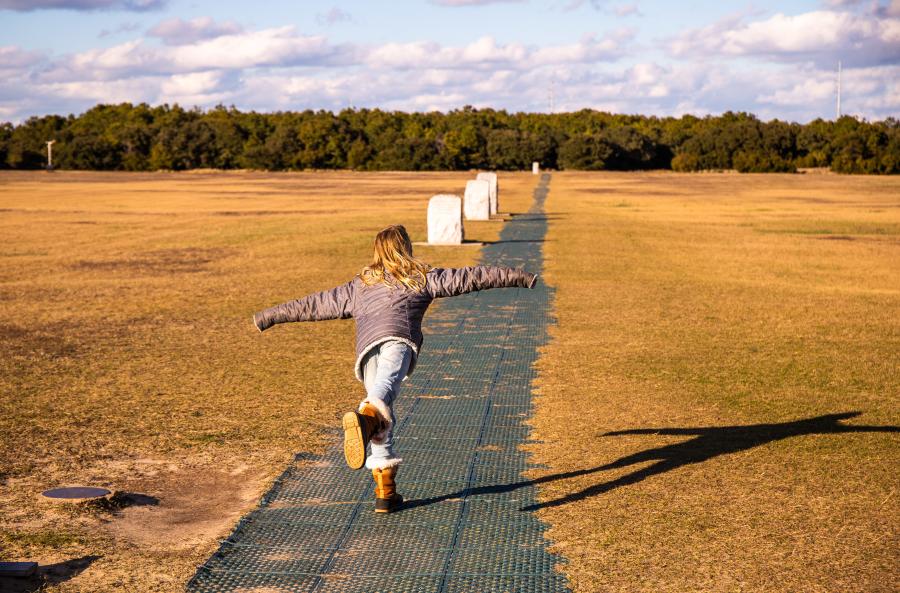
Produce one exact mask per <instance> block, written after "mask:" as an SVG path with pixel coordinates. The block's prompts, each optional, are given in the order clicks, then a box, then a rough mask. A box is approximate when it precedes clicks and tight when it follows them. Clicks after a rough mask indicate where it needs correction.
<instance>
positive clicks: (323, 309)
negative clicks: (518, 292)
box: [253, 266, 537, 381]
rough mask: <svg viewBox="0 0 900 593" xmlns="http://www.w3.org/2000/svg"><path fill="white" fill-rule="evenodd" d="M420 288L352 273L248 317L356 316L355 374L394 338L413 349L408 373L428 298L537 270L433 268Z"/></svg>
mask: <svg viewBox="0 0 900 593" xmlns="http://www.w3.org/2000/svg"><path fill="white" fill-rule="evenodd" d="M425 278H426V283H425V290H423V291H422V292H415V291H412V290H408V289H406V288H405V287H403V286H400V287H399V288H398V287H392V286H388V285H386V284H384V283H378V284H374V285H372V286H367V285H366V284H365V283H363V281H362V280H361V279H360V277H359V276H356V277H354V278H353V280H351V281H350V282H347V283H346V284H342V285H340V286H337V287H335V288H332V289H331V290H325V291H322V292H317V293H315V294H311V295H309V296H305V297H303V298H301V299H297V300H294V301H289V302H287V303H284V304H281V305H277V306H275V307H270V308H268V309H265V310H264V311H260V312H259V313H256V314H255V315H254V316H253V322H254V323H255V324H256V327H257V328H258V329H259V331H264V330H266V329H268V328H270V327H272V326H273V325H275V324H276V323H288V322H291V321H320V320H323V319H346V318H348V317H353V318H354V319H356V366H355V371H356V378H357V379H359V380H360V381H362V361H363V358H364V357H365V355H366V353H367V352H369V350H371V349H372V348H374V347H375V346H377V345H378V344H380V343H382V342H385V341H387V340H389V339H396V340H400V341H403V342H406V343H407V344H409V345H410V346H411V347H412V349H413V357H412V362H411V363H410V368H409V372H408V374H412V372H413V368H415V366H416V357H417V356H418V354H419V349H420V348H421V347H422V341H423V339H424V337H423V336H422V318H423V317H424V316H425V310H426V309H428V305H430V304H431V301H433V300H434V299H438V298H442V297H451V296H456V295H460V294H465V293H467V292H472V291H475V290H484V289H486V288H504V287H516V286H518V287H522V288H526V287H527V288H533V287H534V284H535V282H536V281H537V275H535V274H531V273H529V272H525V271H524V270H518V269H513V268H499V267H494V266H473V267H468V268H434V269H432V270H430V271H429V272H428V274H426V277H425Z"/></svg>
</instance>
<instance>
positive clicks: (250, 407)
mask: <svg viewBox="0 0 900 593" xmlns="http://www.w3.org/2000/svg"><path fill="white" fill-rule="evenodd" d="M472 176H473V175H472V174H468V173H446V174H401V173H396V174H389V173H388V174H361V173H308V174H253V173H232V174H228V173H186V174H101V173H64V172H57V173H53V174H52V175H51V174H47V173H44V172H35V173H3V174H0V237H2V238H3V241H2V244H0V435H2V439H0V560H34V561H39V562H41V564H42V565H50V566H52V567H53V568H52V569H51V574H50V575H49V577H50V578H49V580H50V581H51V582H54V581H55V582H56V584H55V585H54V586H51V587H50V588H49V589H48V590H49V591H80V592H85V593H87V592H90V593H98V592H103V591H131V592H135V593H146V592H151V591H161V592H162V591H166V592H169V591H180V590H181V589H182V587H183V584H184V583H185V582H186V581H187V579H188V578H189V577H190V575H191V574H192V573H193V570H194V568H195V566H196V565H197V564H199V563H201V562H202V561H204V560H205V559H206V558H207V557H208V556H209V554H210V553H211V551H212V550H213V549H215V547H216V545H217V540H218V539H220V538H223V537H224V536H226V535H227V534H228V533H229V532H230V530H231V529H232V527H233V526H234V523H235V522H236V521H237V519H238V517H239V516H240V515H241V514H243V513H244V512H246V511H247V510H249V509H250V508H252V506H253V505H255V504H256V502H257V500H258V498H259V496H260V495H261V494H262V492H264V491H265V490H266V489H267V486H268V484H269V483H270V482H271V479H273V478H274V477H275V476H276V475H277V474H279V473H280V472H281V471H282V470H283V468H284V467H285V465H286V464H287V462H288V460H289V459H290V458H291V456H292V455H293V454H294V453H297V452H300V451H305V452H321V450H322V448H323V447H324V446H325V444H326V440H325V436H324V435H325V433H326V429H328V428H334V427H336V426H337V422H338V420H339V418H340V414H341V413H342V412H344V411H346V409H347V408H348V407H351V406H355V404H356V403H357V402H358V401H359V399H360V398H361V396H362V394H363V391H362V387H361V385H360V384H359V383H357V381H356V380H355V379H354V377H353V363H354V360H355V355H354V352H353V324H352V322H350V321H343V322H341V321H332V322H323V323H318V324H295V325H292V326H289V327H288V326H285V327H283V328H280V329H276V330H274V331H270V332H266V333H265V334H262V335H260V334H259V333H258V332H257V331H256V330H255V329H254V328H253V325H252V323H251V321H250V315H251V314H252V313H253V312H254V311H256V310H259V309H260V308H263V307H265V306H269V305H272V304H276V303H279V302H283V301H285V300H289V299H291V298H296V297H299V296H303V295H304V294H307V293H309V292H313V291H316V290H321V289H325V288H330V287H331V286H334V285H336V284H338V283H341V282H345V281H347V280H348V279H349V278H350V277H352V275H353V274H354V273H356V272H357V271H358V270H359V268H361V267H362V266H363V265H365V264H366V263H368V261H369V258H370V257H371V244H372V239H373V237H374V235H375V233H376V232H377V231H379V230H380V229H382V228H384V227H385V226H387V225H388V224H393V223H402V224H405V225H407V228H409V230H410V233H411V234H412V236H413V239H414V240H417V239H424V238H425V208H426V205H427V199H428V197H429V196H431V195H432V194H435V193H442V192H452V193H461V192H462V189H463V188H464V186H465V180H466V179H469V178H471V177H472ZM533 185H534V179H533V178H532V176H531V175H530V174H528V175H515V176H509V175H507V176H504V178H503V192H504V194H503V202H502V204H501V205H502V208H503V209H504V210H511V211H513V212H521V211H523V210H525V209H527V207H528V205H529V204H530V203H531V192H532V189H533ZM500 228H501V224H500V223H497V222H482V223H477V222H469V223H467V224H466V231H467V237H468V238H469V239H474V240H482V241H491V240H496V239H497V238H498V236H499V230H500ZM417 250H418V251H417V255H419V256H421V257H423V258H424V259H426V260H427V261H430V262H432V263H433V264H435V265H443V266H460V265H467V264H470V263H473V262H474V261H476V260H477V258H478V255H479V249H478V248H477V247H470V246H464V247H461V248H429V247H419V248H417ZM426 325H427V322H426ZM426 329H427V328H426ZM83 483H87V484H93V485H99V486H105V487H108V488H110V489H113V490H118V491H122V492H125V493H130V494H131V495H132V496H130V497H127V498H125V499H124V500H125V502H126V503H128V504H129V505H130V506H128V507H127V508H124V509H118V510H116V509H112V510H97V509H94V510H91V509H77V510H65V509H59V508H55V507H53V506H47V505H46V504H45V503H42V502H41V501H40V500H39V499H38V493H39V492H41V491H42V490H44V489H46V488H49V487H54V486H59V485H64V484H83ZM135 495H140V496H135ZM3 586H7V587H11V586H12V585H11V584H9V583H6V584H5V585H0V588H2V587H3ZM23 588H24V586H23ZM26 590H27V589H26Z"/></svg>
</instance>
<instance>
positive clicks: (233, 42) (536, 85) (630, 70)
mask: <svg viewBox="0 0 900 593" xmlns="http://www.w3.org/2000/svg"><path fill="white" fill-rule="evenodd" d="M810 14H814V13H810ZM834 14H839V15H843V14H848V13H834ZM776 16H777V17H779V18H780V19H785V20H777V19H776V20H773V19H775V17H772V16H769V17H764V18H761V17H759V16H748V15H743V16H737V17H734V18H733V19H732V20H730V21H721V22H719V23H715V24H714V25H712V26H711V28H708V32H709V33H710V36H709V37H710V38H709V39H707V40H706V41H703V40H698V39H696V38H694V39H688V38H683V39H679V40H675V41H673V43H675V44H676V45H677V43H681V44H682V46H681V48H680V50H679V51H674V50H673V54H672V55H675V56H676V58H677V59H675V60H670V59H662V60H658V59H654V57H653V54H652V53H647V54H640V56H639V55H638V54H637V52H636V51H635V46H634V38H635V33H634V31H633V30H630V29H620V30H618V31H614V32H612V33H609V34H606V35H604V36H596V35H587V36H584V37H582V38H581V39H577V40H573V41H572V42H571V43H566V44H560V45H546V46H536V45H527V44H523V43H515V42H510V43H502V42H498V41H497V40H496V39H495V38H493V37H489V36H485V37H482V38H480V39H476V40H474V41H472V42H471V43H467V44H463V45H446V44H441V43H437V42H434V41H418V42H409V43H384V44H373V45H362V44H335V43H333V42H331V41H329V39H328V38H327V37H325V36H315V35H305V34H302V33H300V32H298V31H297V30H296V29H294V28H293V27H278V28H270V29H261V30H236V31H230V30H229V28H230V27H231V25H230V24H228V23H222V22H217V21H214V20H213V19H210V18H201V19H194V20H192V21H170V22H168V24H167V25H166V26H165V27H163V24H164V23H167V22H166V21H164V22H163V23H160V24H159V25H157V27H155V28H154V32H153V34H154V35H158V36H160V38H163V39H169V40H171V41H170V43H168V44H159V43H157V42H156V40H152V39H141V38H138V39H132V40H130V41H127V42H124V43H119V44H117V45H114V46H112V47H108V48H97V49H92V50H88V51H83V52H78V53H74V54H70V55H62V56H59V57H57V58H54V59H50V58H48V57H47V56H45V55H43V54H39V53H33V52H28V51H25V50H23V49H22V48H19V47H17V46H7V47H0V73H2V74H3V77H4V83H5V84H4V85H0V103H2V105H3V111H2V112H0V117H5V118H10V119H15V120H18V119H22V118H24V117H27V116H28V115H31V114H39V113H54V112H55V113H59V112H63V113H67V112H71V111H78V110H83V109H87V108H89V107H90V106H92V105H94V104H95V103H97V102H118V101H130V102H141V101H145V102H148V103H156V104H158V103H163V102H168V103H174V102H178V103H181V104H183V105H186V106H192V105H199V106H202V107H212V106H214V105H215V104H217V103H224V104H234V105H236V106H237V107H238V108H240V109H245V110H249V109H256V110H261V111H271V110H279V109H282V110H283V109H305V108H315V109H319V108H324V109H335V110H338V109H342V108H344V107H348V106H351V105H353V106H357V107H382V108H386V109H404V110H432V109H439V110H447V109H453V108H458V107H461V106H462V105H465V104H471V105H475V106H491V107H496V108H503V109H509V110H528V111H546V110H547V108H548V91H549V89H550V85H551V83H553V84H554V95H555V104H556V109H557V110H558V111H559V110H577V109H581V108H585V107H592V108H597V109H610V110H615V111H618V112H626V113H645V114H652V115H681V114H683V113H694V114H697V115H704V114H707V113H719V112H722V111H726V110H746V111H753V112H756V113H757V114H759V115H760V116H761V117H763V118H772V117H779V118H782V119H796V120H800V121H806V120H808V119H811V118H814V117H818V116H822V117H830V116H831V114H832V113H833V96H832V95H833V78H834V74H833V72H832V71H831V70H832V69H831V65H830V64H828V63H827V60H825V59H817V60H812V59H800V58H799V57H797V56H799V55H800V54H801V53H802V54H804V55H806V54H807V53H808V50H807V48H809V47H810V46H812V45H814V42H813V41H811V40H810V39H814V40H821V39H826V40H828V39H831V38H830V37H828V35H830V34H831V33H829V31H830V30H831V29H828V28H826V30H824V31H823V30H818V31H813V32H807V33H804V35H806V37H803V38H792V39H788V40H779V39H776V38H774V37H773V35H770V34H768V33H767V31H766V29H765V27H760V26H757V25H756V23H769V24H780V26H782V28H781V29H778V31H779V35H787V34H788V33H790V32H791V31H793V30H794V29H795V28H796V26H797V25H796V22H794V21H791V20H790V19H791V18H794V17H784V16H783V15H776ZM851 16H852V15H851ZM842 18H844V17H842ZM859 18H861V19H862V21H860V22H863V23H864V24H865V26H866V27H874V28H873V29H861V30H862V31H863V33H865V34H868V33H867V31H870V30H871V31H875V33H872V35H876V34H877V35H878V36H879V37H878V39H880V40H881V41H880V43H882V45H887V44H889V42H890V43H893V41H891V40H892V39H893V37H891V35H892V34H893V33H891V31H892V29H890V28H889V27H888V28H884V25H878V26H875V25H872V24H871V21H872V20H873V19H871V18H869V17H865V16H862V17H859ZM802 22H805V21H802ZM853 22H855V21H853ZM860 26H861V25H860ZM816 36H818V37H816ZM822 36H824V37H822ZM846 40H847V36H846V35H845V36H843V37H841V36H840V35H838V38H837V41H833V43H835V44H842V43H846ZM676 42H677V43H676ZM703 43H708V44H709V45H708V46H706V45H703ZM710 48H714V49H716V51H710ZM726 48H728V51H726ZM704 52H709V53H704ZM754 52H759V53H758V54H757V53H754ZM769 54H776V55H777V57H776V58H769V57H767V56H769ZM755 55H761V56H763V57H761V58H759V57H758V58H755V59H754V60H750V59H748V57H750V56H755ZM785 56H791V57H790V58H788V57H785ZM628 57H631V59H630V60H623V61H622V62H620V60H621V59H622V58H628ZM738 59H740V60H739V61H740V62H741V63H740V65H739V66H735V63H736V62H737V61H738ZM820 62H825V65H824V66H820V65H817V64H818V63H820ZM845 64H846V62H845ZM844 75H845V81H846V84H845V87H844V88H845V93H844V105H845V110H846V111H847V112H849V113H858V114H861V115H864V116H866V117H869V118H873V119H880V118H884V117H886V116H888V115H895V114H897V113H900V82H897V81H900V65H897V64H882V65H877V64H876V65H870V66H865V67H858V66H857V67H854V66H852V65H851V67H849V68H846V69H845V72H844Z"/></svg>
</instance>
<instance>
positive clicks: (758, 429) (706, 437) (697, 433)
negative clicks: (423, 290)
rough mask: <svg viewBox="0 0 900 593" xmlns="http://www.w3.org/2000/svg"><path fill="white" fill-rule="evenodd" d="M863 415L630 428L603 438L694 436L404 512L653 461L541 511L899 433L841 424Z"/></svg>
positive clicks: (418, 502)
mask: <svg viewBox="0 0 900 593" xmlns="http://www.w3.org/2000/svg"><path fill="white" fill-rule="evenodd" d="M860 414H861V412H844V413H842V414H826V415H824V416H816V417H814V418H807V419H805V420H795V421H793V422H782V423H778V424H749V425H745V426H707V427H699V428H637V429H633V430H619V431H615V432H608V433H606V434H604V435H603V436H620V435H632V434H650V435H685V436H687V435H694V438H692V439H689V440H687V441H683V442H680V443H675V444H672V445H664V446H661V447H654V448H652V449H646V450H644V451H640V452H638V453H634V454H632V455H627V456H625V457H622V458H620V459H617V460H616V461H613V462H611V463H607V464H605V465H600V466H597V467H592V468H589V469H580V470H574V471H570V472H563V473H558V474H551V475H549V476H543V477H540V478H535V479H533V480H522V481H519V482H513V483H510V484H496V485H490V486H475V487H472V488H468V489H464V490H460V491H458V492H454V493H452V494H446V495H442V496H437V497H433V498H427V499H421V500H411V501H409V502H408V503H406V504H405V505H404V508H405V509H413V508H415V507H418V506H425V505H428V504H432V503H436V502H441V501H444V500H448V499H453V498H460V497H462V496H474V495H480V494H502V493H504V492H511V491H514V490H518V489H519V488H524V487H526V486H533V485H536V484H544V483H546V482H553V481H556V480H564V479H566V478H574V477H578V476H584V475H588V474H593V473H597V472H601V471H604V470H609V469H618V468H622V467H628V466H630V465H636V464H640V463H644V462H647V461H656V463H653V464H652V465H649V466H647V467H645V468H642V469H639V470H636V471H633V472H631V473H629V474H625V475H624V476H621V477H619V478H616V479H614V480H609V481H607V482H602V483H600V484H595V485H593V486H589V487H587V488H584V489H583V490H580V491H578V492H573V493H571V494H567V495H565V496H562V497H560V498H556V499H553V500H548V501H546V502H542V503H538V504H532V505H528V506H525V507H523V508H522V510H523V511H535V510H537V509H542V508H550V507H557V506H560V505H564V504H567V503H570V502H575V501H578V500H583V499H585V498H589V497H591V496H597V495H599V494H604V493H606V492H609V491H610V490H614V489H616V488H618V487H620V486H627V485H629V484H635V483H637V482H641V481H643V480H645V479H647V478H649V477H651V476H655V475H658V474H663V473H666V472H668V471H672V470H674V469H677V468H679V467H682V466H684V465H689V464H692V463H701V462H703V461H706V460H707V459H711V458H713V457H717V456H719V455H727V454H729V453H737V452H738V451H745V450H747V449H752V448H753V447H758V446H760V445H765V444H767V443H771V442H774V441H779V440H782V439H786V438H790V437H797V436H804V435H813V434H840V433H852V432H900V427H898V426H848V425H845V424H840V421H841V420H847V419H849V418H855V417H856V416H859V415H860Z"/></svg>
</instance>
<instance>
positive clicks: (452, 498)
mask: <svg viewBox="0 0 900 593" xmlns="http://www.w3.org/2000/svg"><path fill="white" fill-rule="evenodd" d="M549 182H550V176H549V175H546V174H545V175H543V176H542V177H541V180H540V183H539V184H538V186H537V188H536V189H535V191H534V203H533V205H532V207H531V209H530V210H529V212H528V213H526V214H522V215H519V216H516V217H514V218H513V219H512V220H510V221H508V222H507V223H505V225H504V228H503V231H502V233H501V236H500V241H498V242H497V243H493V244H489V245H486V246H485V247H484V248H483V255H482V263H484V264H490V265H499V266H510V267H516V266H524V267H525V268H526V269H527V270H529V271H533V272H538V273H539V272H540V271H541V267H542V253H541V251H542V250H541V247H542V242H543V239H544V236H545V234H546V231H547V220H546V217H545V216H544V214H543V204H544V199H545V198H546V196H547V192H548V186H549ZM550 298H551V289H550V288H548V287H547V286H545V285H544V284H543V282H538V286H537V287H536V288H535V289H533V290H529V289H521V288H509V289H498V290H487V291H483V292H477V293H472V294H468V295H464V296H460V297H455V298H452V299H446V300H443V301H442V302H441V303H440V306H438V307H435V308H434V309H433V311H432V312H431V313H430V314H429V315H428V317H427V318H426V321H425V324H424V325H425V329H426V332H428V333H426V337H425V345H424V347H423V351H422V358H421V359H420V361H419V364H418V367H417V368H416V371H415V373H414V374H413V376H412V377H410V378H409V380H407V381H406V382H405V383H404V385H403V387H402V389H401V393H400V396H399V398H398V400H397V402H396V404H395V414H396V417H397V429H396V432H395V434H396V442H397V448H398V452H399V455H400V456H401V457H403V458H404V463H403V465H402V466H401V467H400V470H399V472H398V478H397V486H398V491H399V492H400V493H401V494H403V496H404V497H405V498H406V500H407V503H406V504H405V505H404V507H403V508H402V509H400V510H399V511H397V512H394V513H391V514H389V515H384V514H376V513H374V512H373V499H374V496H373V485H372V478H371V473H370V472H369V471H367V470H365V469H363V470H360V471H356V472H354V471H351V470H350V469H348V468H347V467H346V465H345V464H344V460H343V452H342V449H341V447H340V445H335V446H334V447H333V448H332V449H330V450H329V451H328V453H326V454H325V455H324V456H321V457H318V456H316V457H313V456H308V455H300V456H298V457H297V459H296V460H295V462H294V463H293V464H292V465H291V466H290V467H289V468H288V469H287V470H286V471H285V473H284V474H283V475H282V476H281V477H280V478H279V479H278V480H277V482H276V483H275V485H274V486H273V487H272V489H271V491H269V492H268V493H267V494H266V495H265V496H264V497H263V500H262V502H261V504H260V507H259V508H258V509H256V510H255V511H253V512H251V513H250V514H249V515H248V516H246V517H244V518H243V519H242V520H241V521H240V523H238V525H237V527H236V528H235V530H234V532H233V533H232V534H231V536H230V537H229V538H228V540H227V541H225V542H224V543H223V544H222V546H221V548H220V549H219V550H218V551H217V552H216V553H215V554H214V555H213V556H212V557H211V558H210V559H209V560H208V561H207V562H206V564H204V565H203V566H202V567H201V568H200V569H199V570H198V571H197V574H196V575H195V576H194V577H193V578H192V579H191V581H190V582H189V583H188V586H187V589H188V591H196V592H202V593H222V592H228V591H230V592H237V591H240V592H242V593H249V592H251V591H259V592H260V593H262V592H263V591H265V592H266V593H271V592H275V591H290V592H308V593H313V592H318V593H325V592H337V591H340V592H374V591H383V592H385V593H388V592H390V593H401V592H410V593H413V592H414V593H420V592H435V593H449V592H466V593H470V592H476V591H477V592H497V593H500V592H503V593H512V592H517V591H520V592H533V593H552V592H557V591H567V587H566V581H565V578H564V577H563V576H562V575H561V574H560V573H559V572H557V570H556V569H555V565H556V564H557V563H559V562H561V559H560V558H559V557H557V556H553V555H551V554H550V553H548V552H547V541H546V540H545V538H544V530H545V526H544V525H543V524H542V523H541V522H540V521H538V519H537V518H536V517H535V516H534V514H533V513H532V512H529V511H527V510H525V508H526V507H529V506H531V505H535V504H536V489H535V487H534V485H533V484H532V483H531V482H529V481H528V480H527V479H525V478H524V477H523V472H525V471H526V470H527V469H529V468H531V467H534V466H533V465H532V464H530V463H529V461H528V456H527V455H526V454H525V453H524V452H522V451H520V447H519V446H520V445H521V444H523V443H526V442H528V441H527V439H528V434H529V428H528V426H526V424H525V422H526V420H527V419H528V418H529V417H530V416H531V410H532V401H531V384H532V380H533V379H534V377H535V372H534V370H533V368H532V366H533V363H534V362H535V360H536V359H537V349H538V347H539V346H541V345H543V344H544V343H545V342H546V340H547V325H548V323H551V322H552V320H551V319H550V318H549V315H550ZM429 330H430V331H429ZM338 438H340V435H338V434H337V432H336V434H335V439H336V440H337V439H338Z"/></svg>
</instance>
